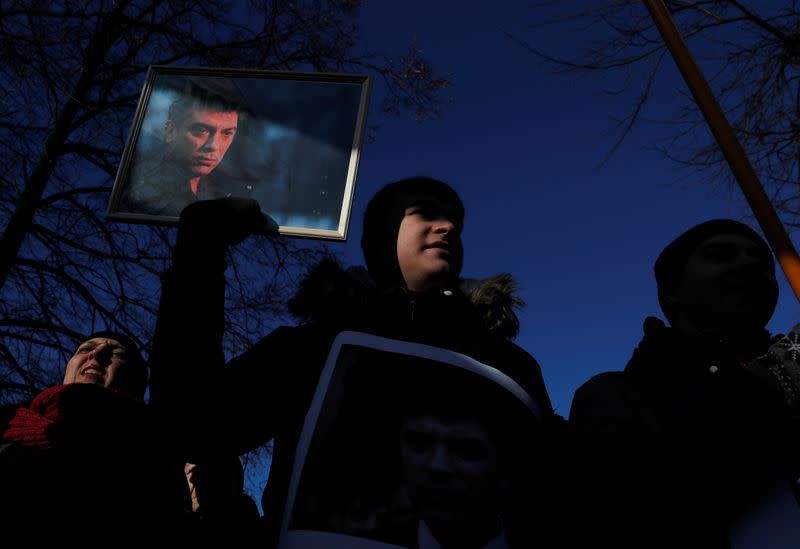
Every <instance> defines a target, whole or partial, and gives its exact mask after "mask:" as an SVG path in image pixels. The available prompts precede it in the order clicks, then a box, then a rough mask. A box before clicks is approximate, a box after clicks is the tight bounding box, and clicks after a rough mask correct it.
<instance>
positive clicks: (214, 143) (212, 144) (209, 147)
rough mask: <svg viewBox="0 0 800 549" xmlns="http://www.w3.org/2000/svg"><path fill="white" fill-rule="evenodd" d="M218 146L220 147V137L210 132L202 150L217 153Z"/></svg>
mask: <svg viewBox="0 0 800 549" xmlns="http://www.w3.org/2000/svg"><path fill="white" fill-rule="evenodd" d="M218 146H219V135H218V134H217V132H209V134H208V137H207V138H206V141H205V143H203V147H202V150H204V151H208V152H211V151H216V150H217V148H218Z"/></svg>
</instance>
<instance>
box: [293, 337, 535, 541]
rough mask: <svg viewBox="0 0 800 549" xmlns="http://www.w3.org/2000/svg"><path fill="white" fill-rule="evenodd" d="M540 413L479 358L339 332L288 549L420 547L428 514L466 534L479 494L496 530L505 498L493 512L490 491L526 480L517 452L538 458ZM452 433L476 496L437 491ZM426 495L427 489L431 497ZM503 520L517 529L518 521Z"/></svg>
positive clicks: (299, 470)
mask: <svg viewBox="0 0 800 549" xmlns="http://www.w3.org/2000/svg"><path fill="white" fill-rule="evenodd" d="M456 388H457V389H456ZM476 403H480V405H476ZM541 414H542V411H541V409H540V407H539V406H538V404H537V402H536V401H535V400H534V399H533V398H532V397H531V396H530V395H529V394H528V393H527V392H526V391H525V390H524V389H523V388H522V387H521V386H520V385H519V384H517V383H516V382H515V381H514V380H513V379H511V378H510V377H509V376H507V375H506V374H504V373H502V372H500V371H499V370H497V369H495V368H492V367H491V366H488V365H486V364H483V363H481V362H478V361H476V360H474V359H473V358H471V357H468V356H465V355H462V354H459V353H456V352H453V351H450V350H447V349H443V348H439V347H432V346H429V345H424V344H418V343H411V342H406V341H400V340H393V339H388V338H383V337H379V336H375V335H372V334H367V333H361V332H342V333H340V334H339V335H338V336H337V338H336V340H335V341H334V343H333V345H332V346H331V350H330V352H329V355H328V359H327V361H326V363H325V366H324V368H323V370H322V373H321V375H320V380H319V383H318V385H317V389H316V392H315V394H314V397H313V400H312V402H311V406H310V408H309V411H308V413H307V415H306V419H305V423H304V426H303V430H302V432H301V434H300V439H299V441H298V444H297V447H296V449H295V458H294V465H293V470H292V474H291V478H290V482H289V492H288V498H287V503H286V509H285V510H284V514H283V521H282V527H281V535H280V540H279V543H278V547H279V549H296V548H301V547H329V548H331V549H337V548H342V549H344V548H360V549H398V548H402V547H406V548H408V547H418V546H420V543H419V539H418V535H419V530H420V527H421V526H420V525H421V524H422V522H424V517H425V516H426V515H430V514H434V515H435V514H439V515H440V516H450V517H451V518H453V520H454V523H455V524H456V525H457V526H456V528H461V527H462V526H458V525H461V524H462V523H461V521H460V518H463V517H459V516H458V513H459V512H458V510H456V509H460V510H464V509H467V508H468V507H469V506H464V505H463V502H464V501H468V500H470V499H473V503H474V505H475V508H480V509H481V510H483V511H487V513H486V515H484V518H485V519H486V520H487V521H488V522H491V523H492V524H496V523H497V521H496V519H497V518H498V517H497V516H491V515H492V512H496V513H498V515H499V514H500V513H501V511H500V509H501V508H506V502H504V503H503V504H502V505H498V506H497V507H496V508H493V506H492V503H489V502H488V501H487V500H488V499H491V500H492V501H494V496H488V495H487V494H489V493H493V494H494V493H497V494H499V493H500V492H501V490H502V488H501V486H505V485H507V484H508V483H509V482H510V481H514V480H516V481H519V480H520V478H519V477H518V476H516V473H515V472H516V471H519V470H520V469H519V468H518V467H514V466H512V465H511V462H510V461H509V460H508V457H509V456H511V455H512V454H513V455H514V456H515V458H516V459H518V460H519V463H524V464H525V466H526V467H529V466H530V464H531V463H533V462H534V461H533V458H528V457H526V456H527V455H528V453H527V452H528V451H530V450H531V449H532V448H534V447H538V442H537V441H535V440H533V445H532V446H530V447H529V448H527V449H526V448H525V444H526V443H524V442H522V443H521V442H518V441H519V440H523V441H524V440H527V438H529V435H530V433H531V432H535V425H537V424H538V422H539V420H540V419H541ZM442 433H447V434H446V435H445V437H446V439H447V440H446V442H445V443H446V444H450V445H451V446H450V449H451V450H452V452H453V453H451V454H450V455H449V458H448V459H449V460H450V461H451V462H456V463H457V462H458V461H459V460H465V462H468V463H464V464H463V465H464V466H465V467H466V468H467V469H469V470H470V474H469V476H470V477H471V479H470V481H469V486H470V488H473V489H474V490H472V491H471V492H470V493H462V492H460V491H458V489H456V488H454V489H453V491H451V490H450V486H449V485H448V486H445V485H438V486H436V487H435V488H434V487H430V486H429V485H428V481H429V480H428V479H426V477H425V475H426V473H425V472H424V470H425V469H426V468H427V467H429V465H426V464H425V463H424V460H425V459H427V458H426V457H425V456H424V453H425V452H427V451H429V450H428V448H426V445H428V444H432V441H433V440H434V439H437V438H438V437H439V435H440V434H442ZM454 434H455V436H453V435H454ZM521 435H523V436H521ZM440 440H442V439H440ZM483 452H485V454H484V453H483ZM490 454H491V455H492V456H493V457H489V456H490ZM501 455H504V456H505V457H503V458H502V461H500V458H498V457H497V456H501ZM499 463H502V464H503V465H502V467H498V464H499ZM459 467H460V466H459ZM506 474H509V475H511V477H513V478H504V475H506ZM453 475H454V476H458V474H457V473H453ZM457 484H459V483H453V486H456V485H457ZM517 484H518V485H519V486H525V484H524V483H519V482H517ZM420 490H422V492H426V493H425V495H423V496H422V497H421V499H420V496H419V491H420ZM526 495H527V494H526ZM498 497H499V496H498ZM510 500H513V498H510ZM454 502H459V503H458V504H456V505H455V507H454V508H450V506H451V505H452V504H453V503H454ZM523 514H524V513H523ZM470 522H473V523H478V522H479V521H478V520H475V519H474V520H471V521H470ZM502 522H503V523H504V524H505V525H506V529H507V530H509V531H511V530H513V529H514V528H516V529H517V532H518V531H519V530H518V529H519V524H516V523H515V522H514V521H513V520H511V519H507V520H506V519H503V521H502ZM423 535H424V534H423ZM494 535H495V533H494V532H492V533H491V534H490V536H494ZM504 535H505V533H504V532H499V533H497V536H498V537H500V536H504Z"/></svg>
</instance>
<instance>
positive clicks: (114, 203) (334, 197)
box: [106, 65, 371, 240]
mask: <svg viewBox="0 0 800 549" xmlns="http://www.w3.org/2000/svg"><path fill="white" fill-rule="evenodd" d="M370 89H371V77H370V76H368V75H359V74H336V73H304V72H282V71H267V70H250V69H229V68H199V67H172V66H159V65H153V66H151V67H150V68H149V70H148V73H147V77H146V80H145V84H144V86H143V89H142V93H141V96H140V99H139V103H138V106H137V109H136V114H135V116H134V122H133V125H132V127H131V131H130V135H129V137H128V140H127V143H126V145H125V149H124V151H123V155H122V158H121V162H120V166H119V170H118V172H117V176H116V179H115V182H114V186H113V189H112V192H111V197H110V200H109V204H108V208H107V210H106V217H107V218H108V219H109V220H112V221H121V222H133V223H148V224H164V225H175V224H177V222H178V219H179V215H180V211H181V210H182V209H183V207H185V206H186V205H188V204H189V203H191V202H193V201H196V200H202V199H213V198H221V197H226V196H240V197H245V198H253V199H255V200H256V201H258V203H259V205H260V206H261V210H262V212H263V213H264V214H266V215H267V216H269V217H270V218H271V219H272V220H273V221H275V222H276V223H277V225H278V227H279V229H278V230H279V232H280V233H281V234H282V235H287V236H298V237H310V238H321V239H330V240H345V239H346V237H347V228H348V223H349V218H350V211H351V206H352V200H353V195H354V192H355V183H356V174H357V171H358V163H359V159H360V154H361V145H362V142H363V137H364V128H365V121H366V117H367V108H368V103H369V96H370Z"/></svg>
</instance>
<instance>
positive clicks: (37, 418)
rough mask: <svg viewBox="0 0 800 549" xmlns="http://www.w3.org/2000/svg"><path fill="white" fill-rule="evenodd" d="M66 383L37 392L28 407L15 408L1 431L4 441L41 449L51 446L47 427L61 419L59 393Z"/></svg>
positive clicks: (47, 448)
mask: <svg viewBox="0 0 800 549" xmlns="http://www.w3.org/2000/svg"><path fill="white" fill-rule="evenodd" d="M65 387H67V385H56V386H55V387H50V388H49V389H47V390H45V391H42V392H41V393H39V394H38V395H37V396H36V398H34V399H33V402H31V404H30V406H29V407H28V408H17V410H16V413H15V414H14V417H13V418H11V421H9V422H8V428H7V429H6V430H5V431H4V432H3V437H2V440H3V441H4V442H15V443H17V444H22V445H23V446H35V447H37V448H40V449H42V450H49V449H51V448H52V444H51V441H50V439H49V438H48V436H47V428H48V427H49V426H50V425H52V424H53V423H55V422H56V421H58V420H59V419H61V415H60V410H59V395H60V393H61V391H63V390H64V388H65Z"/></svg>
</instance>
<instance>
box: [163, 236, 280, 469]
mask: <svg viewBox="0 0 800 549" xmlns="http://www.w3.org/2000/svg"><path fill="white" fill-rule="evenodd" d="M225 251H226V246H225V245H224V244H222V243H219V242H214V241H206V242H194V241H191V240H189V239H184V240H181V236H180V234H179V240H178V244H177V246H176V250H175V255H174V261H173V264H172V267H171V268H170V269H169V270H168V271H167V272H166V273H165V274H164V276H163V279H162V293H161V302H160V306H159V312H158V320H157V323H156V330H155V335H154V340H153V350H152V353H151V355H150V366H151V381H150V407H151V410H153V411H154V412H155V413H156V414H157V415H158V417H159V421H160V422H161V423H162V425H163V427H164V429H166V430H167V431H168V432H169V435H170V437H169V438H170V439H171V440H172V441H173V444H175V445H176V451H178V452H179V453H180V454H182V455H183V456H184V457H185V458H186V460H187V461H198V460H200V459H204V458H211V457H214V456H216V455H220V454H225V455H230V454H232V453H240V452H242V451H245V450H248V449H251V448H252V447H254V446H256V445H257V443H258V442H266V441H267V440H269V438H271V433H270V432H269V425H268V424H266V423H264V422H263V421H255V417H256V415H258V414H256V413H255V412H254V411H253V409H254V408H255V407H256V404H255V402H254V401H255V400H260V401H261V402H262V403H263V402H269V401H270V399H269V395H268V394H265V393H263V392H264V391H266V390H268V388H269V387H270V386H271V385H270V384H266V385H265V384H264V383H262V382H261V380H251V379H248V376H249V375H252V373H253V372H254V371H256V372H259V373H260V375H262V376H264V377H266V376H267V367H268V363H269V362H270V361H269V360H266V358H265V357H267V356H268V355H270V352H269V351H268V344H265V343H262V344H260V345H259V346H258V351H257V352H251V353H245V354H244V355H243V356H241V357H239V358H238V359H236V360H235V367H229V366H226V365H225V357H224V353H223V347H222V341H223V332H224V300H225V276H224V272H225V268H226V263H225V259H224V254H225ZM265 339H268V338H265ZM279 352H280V351H279V350H276V351H275V353H279ZM256 365H257V366H258V368H256ZM256 384H257V385H259V386H260V390H261V391H262V394H261V399H254V398H252V397H250V395H249V394H248V388H250V387H253V386H254V385H256ZM265 387H266V388H265ZM261 406H262V408H263V404H261ZM262 412H263V410H262ZM256 441H257V442H256Z"/></svg>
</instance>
